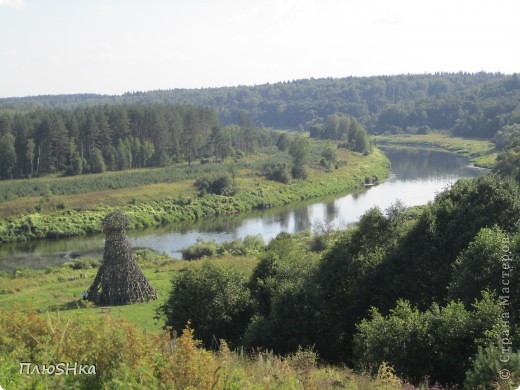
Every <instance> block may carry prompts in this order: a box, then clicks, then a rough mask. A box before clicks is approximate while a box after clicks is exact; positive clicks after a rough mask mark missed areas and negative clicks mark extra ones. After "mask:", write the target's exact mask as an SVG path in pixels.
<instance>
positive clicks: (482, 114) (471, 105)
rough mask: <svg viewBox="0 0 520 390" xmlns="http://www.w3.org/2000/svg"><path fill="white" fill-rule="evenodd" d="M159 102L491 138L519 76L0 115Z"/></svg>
mask: <svg viewBox="0 0 520 390" xmlns="http://www.w3.org/2000/svg"><path fill="white" fill-rule="evenodd" d="M123 103H124V104H132V105H133V104H139V105H149V104H157V103H161V104H163V103H167V104H194V105H203V106H208V107H213V108H214V109H215V110H216V111H217V113H218V116H219V118H220V120H221V122H222V123H223V124H231V123H237V122H239V117H240V115H241V114H240V113H241V112H245V113H246V114H247V115H248V116H249V117H250V118H251V119H252V120H253V122H254V123H255V124H257V125H260V124H263V125H265V126H268V127H276V128H290V129H301V128H305V129H306V130H309V129H310V128H311V127H312V126H313V125H315V124H317V123H321V124H325V122H326V120H327V116H329V115H332V114H334V113H344V114H348V115H350V116H353V117H355V118H356V119H357V120H358V121H359V122H360V123H361V124H363V126H365V127H366V129H367V130H368V131H369V132H370V133H384V132H389V133H400V132H408V133H427V132H429V131H432V130H433V131H439V130H443V131H449V132H451V133H452V134H454V135H459V136H471V137H482V138H491V137H493V136H494V135H495V134H496V133H497V131H499V130H500V129H501V128H502V127H503V126H507V125H513V124H515V123H517V124H518V123H520V80H519V79H518V75H517V74H514V75H504V74H500V73H484V72H480V73H475V74H472V73H462V72H461V73H436V74H424V75H399V76H374V77H347V78H340V79H333V78H326V79H307V80H296V81H291V82H280V83H275V84H264V85H257V86H238V87H222V88H205V89H173V90H164V91H151V92H136V93H127V94H125V95H122V96H101V95H60V96H39V97H28V98H8V99H0V111H10V112H17V111H33V110H35V109H38V108H50V107H52V108H71V107H72V108H73V107H78V106H83V107H85V106H93V105H99V104H108V105H113V104H123Z"/></svg>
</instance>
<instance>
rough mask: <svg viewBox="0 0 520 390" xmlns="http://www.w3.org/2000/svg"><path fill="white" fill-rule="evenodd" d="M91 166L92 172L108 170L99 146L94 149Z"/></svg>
mask: <svg viewBox="0 0 520 390" xmlns="http://www.w3.org/2000/svg"><path fill="white" fill-rule="evenodd" d="M89 166H90V172H91V173H103V172H105V171H106V169H107V168H106V165H105V161H104V160H103V155H102V154H101V150H99V149H98V148H94V149H92V153H91V155H90V161H89Z"/></svg>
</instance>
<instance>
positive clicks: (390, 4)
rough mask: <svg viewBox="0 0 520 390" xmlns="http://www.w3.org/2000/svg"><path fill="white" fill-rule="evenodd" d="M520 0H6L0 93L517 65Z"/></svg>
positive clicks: (0, 22)
mask: <svg viewBox="0 0 520 390" xmlns="http://www.w3.org/2000/svg"><path fill="white" fill-rule="evenodd" d="M519 16H520V1H518V0H492V1H488V0H473V1H467V0H218V1H217V0H213V1H210V0H169V1H168V0H61V1H57V0H0V97H11V96H28V95H46V94H70V93H100V94H111V95H112V94H122V93H125V92H135V91H148V90H157V89H173V88H201V87H203V88H207V87H220V86H234V85H255V84H264V83H276V82H280V81H290V80H296V79H303V78H322V77H347V76H371V75H392V74H408V73H413V74H423V73H434V72H459V71H463V72H480V71H487V72H502V73H506V74H511V73H515V72H519V71H520V22H519V21H518V20H519Z"/></svg>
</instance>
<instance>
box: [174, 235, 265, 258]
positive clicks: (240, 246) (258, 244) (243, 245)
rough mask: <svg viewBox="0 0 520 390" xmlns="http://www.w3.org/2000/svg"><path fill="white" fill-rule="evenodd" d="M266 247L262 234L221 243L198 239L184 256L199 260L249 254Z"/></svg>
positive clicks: (186, 250)
mask: <svg viewBox="0 0 520 390" xmlns="http://www.w3.org/2000/svg"><path fill="white" fill-rule="evenodd" d="M264 247H265V244H264V241H263V239H262V237H260V236H246V237H244V238H243V239H242V240H240V239H238V238H237V239H234V240H231V241H224V242H223V243H221V244H220V245H219V244H217V243H216V242H215V241H205V240H202V239H198V240H197V243H196V244H194V245H190V246H189V247H187V248H186V249H184V250H183V251H182V258H183V259H184V260H197V259H201V258H203V257H209V258H211V257H216V256H223V255H232V256H247V255H254V254H257V253H259V252H261V251H263V250H264Z"/></svg>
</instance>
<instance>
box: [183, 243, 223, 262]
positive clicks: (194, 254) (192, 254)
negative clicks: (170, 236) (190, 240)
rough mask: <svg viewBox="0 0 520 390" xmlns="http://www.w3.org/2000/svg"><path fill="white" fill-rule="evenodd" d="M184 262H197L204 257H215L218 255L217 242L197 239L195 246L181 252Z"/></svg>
mask: <svg viewBox="0 0 520 390" xmlns="http://www.w3.org/2000/svg"><path fill="white" fill-rule="evenodd" d="M181 253H182V258H183V260H197V259H201V258H203V257H214V256H216V255H217V243H216V242H215V241H204V240H203V239H200V238H199V239H197V243H196V244H193V245H191V246H189V247H187V248H186V249H184V250H182V251H181Z"/></svg>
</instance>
